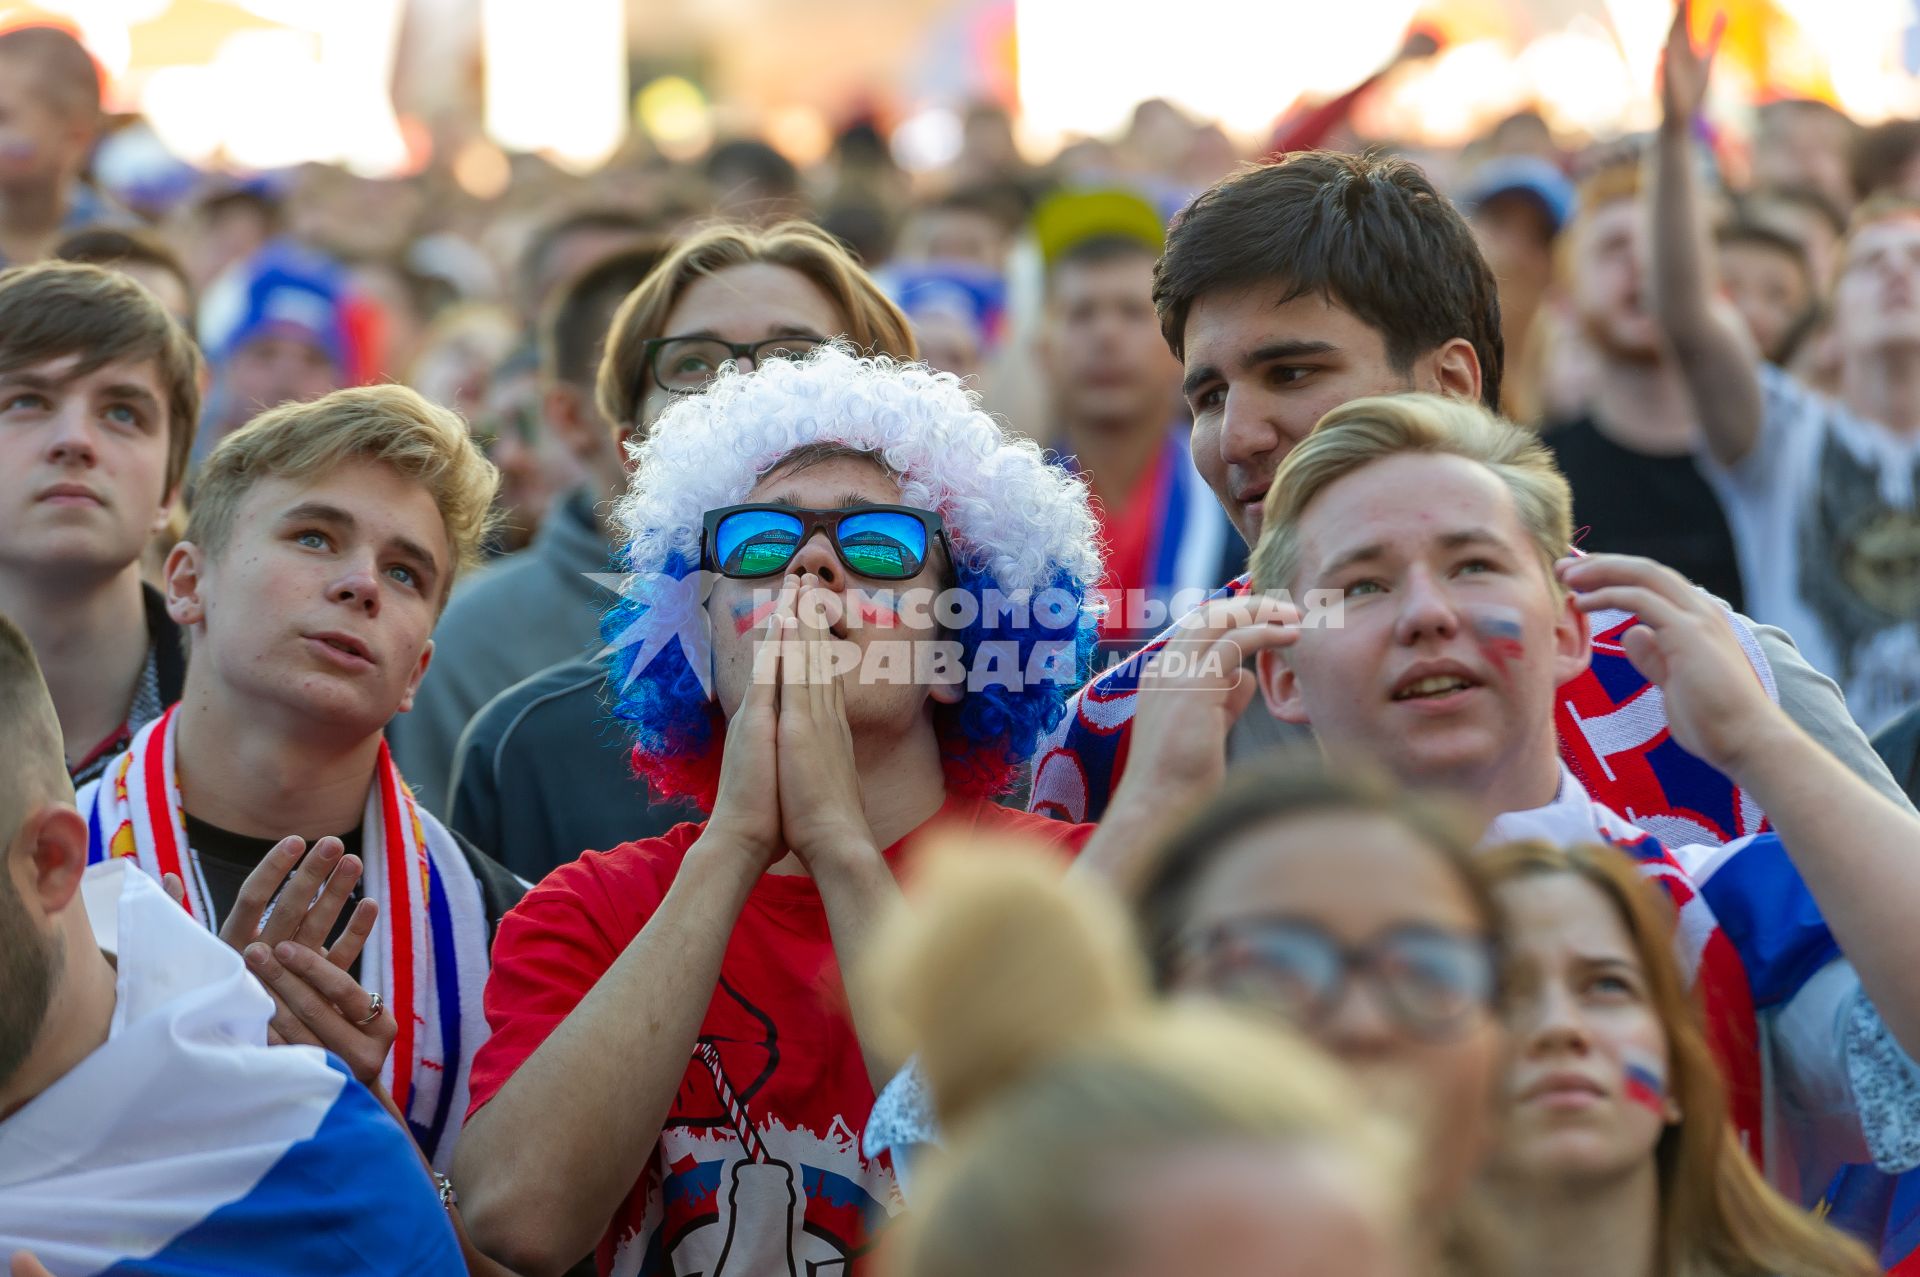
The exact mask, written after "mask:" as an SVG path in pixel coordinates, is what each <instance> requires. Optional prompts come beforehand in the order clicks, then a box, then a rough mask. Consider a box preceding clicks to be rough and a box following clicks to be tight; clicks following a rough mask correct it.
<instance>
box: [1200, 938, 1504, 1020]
mask: <svg viewBox="0 0 1920 1277" xmlns="http://www.w3.org/2000/svg"><path fill="white" fill-rule="evenodd" d="M1262 931H1289V932H1293V933H1295V934H1300V935H1308V936H1312V937H1313V938H1314V939H1316V940H1318V941H1319V942H1320V943H1321V944H1323V945H1324V946H1325V948H1326V950H1327V951H1328V952H1329V953H1331V954H1333V955H1334V956H1335V957H1336V958H1338V959H1339V962H1340V967H1339V973H1338V975H1337V976H1336V977H1335V978H1334V980H1333V982H1332V983H1331V984H1330V985H1329V986H1328V987H1327V988H1326V989H1325V990H1324V991H1323V992H1322V993H1321V994H1320V996H1318V997H1317V998H1315V999H1314V1000H1313V1001H1311V1002H1310V1003H1308V1004H1306V1005H1304V1006H1303V1007H1302V1008H1301V1012H1302V1014H1301V1017H1300V1018H1301V1023H1302V1026H1303V1027H1312V1026H1314V1025H1316V1024H1318V1023H1320V1022H1321V1021H1323V1020H1325V1019H1326V1018H1327V1016H1328V1015H1330V1014H1331V1013H1332V1012H1333V1009H1334V1008H1335V1007H1337V1006H1339V1005H1340V1003H1341V1002H1342V1001H1343V1000H1344V999H1345V998H1346V996H1347V990H1348V988H1349V987H1350V986H1351V985H1352V983H1353V981H1354V978H1355V977H1356V976H1364V977H1365V978H1367V979H1368V980H1370V981H1371V982H1372V983H1373V986H1374V990H1375V992H1376V994H1377V995H1378V996H1379V998H1380V1002H1381V1005H1382V1006H1383V1007H1385V1008H1386V1009H1387V1011H1388V1012H1389V1013H1390V1014H1391V1015H1392V1016H1393V1019H1394V1022H1395V1023H1397V1024H1399V1025H1400V1026H1402V1027H1403V1028H1405V1029H1407V1030H1408V1031H1409V1032H1411V1033H1413V1034H1414V1035H1415V1036H1417V1037H1422V1038H1426V1039H1429V1040H1440V1039H1445V1038H1449V1037H1452V1036H1454V1035H1455V1034H1457V1033H1459V1032H1460V1031H1461V1029H1463V1028H1464V1027H1465V1025H1466V1023H1467V1021H1468V1020H1469V1019H1470V1018H1471V1016H1470V1009H1463V1011H1462V1014H1460V1015H1459V1016H1456V1017H1453V1018H1451V1019H1447V1020H1429V1019H1424V1018H1422V1017H1421V1016H1419V1015H1416V1014H1413V1013H1411V1012H1410V1011H1409V1010H1408V1009H1407V1007H1406V1006H1405V1005H1404V1004H1403V1003H1402V1001H1401V998H1400V995H1399V993H1398V992H1397V991H1396V988H1395V985H1394V982H1393V981H1391V980H1388V979H1385V978H1383V977H1382V976H1381V974H1380V965H1379V959H1380V956H1381V955H1382V954H1383V953H1386V952H1388V951H1390V950H1391V949H1393V948H1394V947H1395V945H1396V943H1397V942H1398V941H1400V940H1401V939H1402V938H1403V937H1407V936H1424V937H1432V938H1438V939H1442V940H1445V941H1447V942H1448V943H1450V944H1453V945H1456V946H1459V947H1460V948H1462V949H1464V950H1466V951H1468V952H1472V953H1477V954H1479V955H1480V957H1481V958H1482V960H1483V961H1484V964H1485V965H1484V967H1483V968H1482V969H1483V971H1484V973H1485V986H1484V988H1481V989H1479V990H1477V991H1474V992H1475V993H1476V997H1475V999H1474V1001H1473V1003H1472V1008H1477V1009H1479V1010H1481V1011H1485V1012H1487V1013H1488V1014H1490V1015H1491V1014H1496V1013H1497V1012H1498V1011H1499V1008H1500V1003H1501V997H1502V988H1503V984H1502V971H1501V962H1500V950H1499V947H1498V946H1497V945H1496V944H1494V942H1493V941H1492V940H1490V939H1488V938H1487V937H1485V936H1472V935H1466V934H1463V933H1460V932H1456V931H1447V930H1443V929H1441V928H1438V927H1430V926H1423V925H1418V924H1415V925H1412V926H1402V927H1390V928H1388V929H1387V930H1385V931H1383V932H1381V933H1380V934H1379V935H1377V936H1375V937H1374V938H1373V939H1371V940H1369V941H1368V942H1367V943H1365V944H1359V945H1347V944H1342V943H1341V942H1340V941H1338V940H1336V939H1335V938H1334V937H1333V936H1331V935H1329V934H1328V933H1327V931H1326V930H1325V928H1323V927H1320V926H1317V925H1315V924H1313V923H1311V922H1307V921H1305V920H1303V919H1300V918H1291V917H1252V918H1236V919H1234V920H1233V921H1231V922H1223V923H1221V924H1219V925H1218V926H1214V927H1211V928H1209V929H1207V930H1206V931H1203V932H1201V933H1199V934H1198V935H1197V936H1194V937H1192V938H1191V939H1190V940H1189V941H1188V942H1187V944H1186V946H1185V947H1186V949H1187V952H1188V953H1189V954H1190V955H1191V956H1192V957H1193V958H1195V959H1197V960H1198V962H1199V964H1200V966H1201V967H1202V969H1205V970H1208V971H1213V972H1221V971H1225V970H1230V969H1232V967H1234V966H1244V965H1251V964H1246V963H1232V962H1230V961H1227V960H1223V957H1224V951H1225V950H1226V949H1227V947H1228V946H1229V945H1230V944H1232V943H1234V942H1236V941H1240V940H1242V939H1243V938H1244V937H1246V936H1248V935H1252V934H1258V933H1260V932H1262Z"/></svg>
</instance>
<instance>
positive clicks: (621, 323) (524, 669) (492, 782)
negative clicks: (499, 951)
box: [391, 223, 916, 881]
mask: <svg viewBox="0 0 1920 1277" xmlns="http://www.w3.org/2000/svg"><path fill="white" fill-rule="evenodd" d="M652 252H654V248H653V246H651V245H649V246H647V247H646V248H645V249H636V250H634V251H633V252H632V253H623V254H617V255H616V256H615V257H611V258H608V259H606V260H605V261H603V262H601V263H600V264H599V265H597V266H595V267H592V268H590V269H589V270H588V271H586V272H585V273H584V274H582V275H581V276H579V277H577V278H576V279H575V280H574V282H573V283H572V284H571V285H570V286H569V288H568V290H567V291H566V293H564V294H563V295H562V296H561V297H560V298H559V299H557V300H556V301H555V303H554V307H553V309H552V310H550V311H549V312H548V314H547V315H546V317H545V319H544V320H543V324H544V327H545V331H546V333H547V335H548V336H549V338H550V340H549V341H548V343H547V344H548V345H549V346H551V347H552V348H553V351H554V352H555V354H556V356H558V355H560V354H562V353H564V352H565V351H566V350H568V349H569V348H574V347H586V348H587V349H589V350H596V349H597V350H598V351H599V354H598V364H597V371H595V370H594V369H595V365H594V363H592V362H591V359H592V358H593V357H592V356H590V355H588V354H586V353H581V354H580V355H579V357H578V362H579V365H580V370H581V372H582V373H584V374H585V376H586V379H587V380H588V381H589V382H590V383H591V385H592V393H593V398H594V400H595V402H596V403H597V405H598V408H599V411H598V412H594V411H592V405H588V404H584V403H582V402H580V401H579V400H578V399H577V398H575V397H573V396H572V395H571V394H569V395H567V396H563V397H562V400H556V401H553V402H557V403H559V407H558V408H556V409H554V411H555V412H556V413H557V414H558V415H557V416H555V417H554V420H553V427H552V428H553V429H554V430H555V431H556V432H559V433H560V434H561V435H562V436H563V437H564V438H566V439H569V440H572V441H573V442H572V443H571V445H570V446H571V447H572V448H573V450H574V452H575V453H576V455H577V456H579V457H580V458H581V460H582V462H583V464H584V465H585V466H586V468H587V470H588V482H587V485H586V490H585V492H584V494H580V495H577V496H576V497H575V498H574V499H570V500H568V501H567V502H566V503H564V504H562V505H560V506H556V507H555V510H554V522H552V523H551V524H549V526H548V532H547V534H546V535H544V536H543V537H542V538H541V540H540V541H539V542H536V544H535V547H534V550H535V554H534V556H533V557H531V558H529V559H528V560H526V561H523V562H520V563H519V564H517V565H514V564H509V565H507V566H505V567H504V568H503V569H502V571H501V572H500V573H499V574H493V575H492V576H491V577H490V578H482V579H480V580H477V581H475V582H474V583H473V585H472V587H471V588H470V589H465V590H463V591H462V592H461V597H460V598H459V599H456V600H454V601H453V602H452V603H451V604H450V605H449V610H448V612H447V615H446V617H445V618H444V619H443V623H442V625H441V627H440V630H439V632H438V634H437V635H436V637H435V644H436V647H435V653H434V659H435V661H436V673H435V675H434V677H433V678H431V679H428V680H426V681H425V682H424V683H423V684H422V685H421V691H420V696H419V698H418V699H417V700H416V701H415V703H414V710H413V712H412V713H410V714H406V715H403V716H402V717H401V718H400V719H397V720H395V726H394V728H393V729H391V731H392V734H393V735H394V736H395V737H396V738H397V740H398V741H399V744H398V745H397V746H396V748H397V749H399V750H400V751H401V756H402V761H403V763H408V765H410V766H413V767H414V768H415V769H416V770H417V771H418V772H420V773H421V774H424V775H429V776H432V775H438V776H441V777H445V776H447V775H448V773H449V772H450V771H451V772H452V773H453V786H452V789H453V793H452V797H451V799H450V803H449V809H450V811H451V813H452V817H453V821H454V823H455V825H456V827H457V828H459V830H460V831H461V833H463V834H466V835H467V836H469V837H470V838H472V839H473V841H474V842H475V843H476V844H478V845H479V846H480V847H481V849H482V850H484V851H486V852H488V853H489V854H490V855H493V856H494V857H496V858H497V859H499V860H500V861H501V863H503V864H505V865H507V866H508V867H509V868H511V869H513V870H514V871H515V872H516V873H518V874H520V875H521V876H522V877H525V878H527V879H529V880H532V881H537V880H538V879H540V878H541V877H543V876H544V875H545V874H547V873H548V872H549V871H550V870H552V869H553V868H554V867H556V866H558V865H562V864H565V863H567V862H568V861H570V860H572V859H573V858H574V857H575V856H577V855H579V854H580V852H581V850H582V849H583V848H587V847H593V848H606V847H611V846H613V845H615V844H616V843H618V842H620V841H621V840H623V839H626V838H635V837H640V836H642V835H645V834H655V833H663V832H665V831H666V830H668V829H670V828H672V827H673V826H674V825H675V824H678V823H679V822H680V821H682V820H684V819H686V818H687V816H688V814H689V810H688V809H687V808H686V807H684V806H676V805H668V804H650V803H649V802H648V800H647V793H646V790H645V789H644V788H643V787H641V786H638V785H634V784H632V783H629V782H628V778H627V771H628V768H627V762H626V753H625V751H624V750H622V749H620V748H618V747H617V746H610V745H609V732H608V731H607V722H606V720H607V715H606V707H605V704H604V703H603V698H604V692H605V686H604V684H605V680H604V678H603V672H602V670H601V668H600V665H599V663H598V662H597V661H594V660H590V659H588V657H587V653H588V652H590V651H591V650H592V648H593V646H594V645H593V643H592V641H591V640H592V638H593V631H594V629H595V628H596V627H595V625H594V619H595V616H596V615H597V612H598V611H599V609H600V608H601V607H602V606H603V605H604V604H605V601H606V596H605V595H604V594H602V593H601V592H600V587H599V586H598V585H596V584H594V582H593V581H592V580H591V579H590V578H589V577H588V575H587V574H589V573H596V574H597V573H602V572H605V571H607V570H608V569H609V567H610V564H611V560H612V558H613V550H612V548H611V547H610V546H609V545H608V544H607V537H608V535H609V527H608V525H607V522H606V515H607V513H608V511H609V509H610V508H611V506H612V503H613V502H614V501H615V500H616V499H618V497H619V496H620V494H621V493H622V492H624V491H625V489H626V486H627V479H628V473H627V466H628V464H629V457H628V454H627V449H628V446H629V445H631V444H634V443H637V442H639V441H640V440H642V439H644V437H645V436H646V433H647V432H648V430H650V429H651V428H652V424H653V422H654V420H655V419H656V418H657V417H658V416H659V415H660V414H661V412H663V411H664V410H665V409H666V408H668V407H669V406H671V405H672V404H673V403H675V402H677V401H678V400H681V399H686V398H689V397H692V396H695V395H697V394H698V393H699V392H700V391H701V390H702V389H703V388H704V387H705V386H706V385H707V383H708V381H709V379H710V378H711V377H712V376H713V375H714V374H715V373H716V372H717V371H718V370H719V369H721V368H722V367H725V366H728V365H729V364H731V365H732V366H733V367H735V368H736V369H738V370H740V371H752V370H753V369H756V368H760V367H762V366H764V365H765V364H766V363H767V362H768V361H769V360H771V359H773V358H775V357H777V356H778V355H780V354H786V355H794V354H798V353H801V352H804V351H806V350H809V349H812V348H814V347H817V346H818V345H820V344H821V343H822V342H824V341H825V340H827V339H828V338H830V337H838V338H841V339H843V340H845V341H846V342H848V343H849V344H851V345H852V346H854V347H855V348H857V349H858V350H859V351H860V352H861V353H863V354H878V355H887V356H890V357H892V358H894V359H899V360H911V359H913V358H915V355H916V347H915V345H914V339H913V333H912V331H911V329H910V327H909V325H908V323H907V319H906V316H904V315H903V314H901V313H900V310H899V308H898V307H897V306H895V305H894V304H893V303H892V302H891V301H889V300H887V297H886V294H885V293H883V292H882V291H881V290H880V287H879V286H878V285H877V284H875V283H874V281H873V279H872V278H871V277H870V276H869V275H868V274H867V273H866V272H865V271H864V270H862V269H861V268H860V266H859V264H858V263H857V262H855V261H854V260H853V258H852V257H851V256H849V255H848V253H847V251H846V250H845V249H844V248H842V247H841V246H840V245H839V243H838V242H837V241H835V240H834V239H833V238H832V237H831V236H829V235H827V234H826V233H825V232H823V231H821V230H819V229H818V228H817V227H813V226H809V225H805V224H801V223H788V224H785V225H781V226H775V227H772V228H769V229H765V230H762V229H759V228H756V227H750V226H734V225H725V224H721V225H715V226H710V227H707V228H705V229H701V230H697V231H694V232H692V233H690V234H689V235H688V236H687V237H686V238H685V239H683V240H681V241H680V242H679V243H677V244H675V245H674V246H673V247H672V248H671V249H667V250H664V252H663V255H661V256H660V257H659V260H658V261H657V263H655V264H653V265H652V267H651V269H646V270H644V271H643V273H642V275H639V276H631V278H633V279H636V280H638V283H637V286H631V285H629V284H628V283H627V280H628V278H629V275H628V274H627V272H629V271H630V270H631V269H632V267H633V266H634V265H637V264H640V263H638V262H637V261H636V260H635V259H636V258H637V257H640V256H641V255H642V254H651V253H652ZM622 259H625V260H624V261H623V260H622ZM609 287H611V288H614V289H617V290H618V292H616V293H614V295H613V296H612V297H610V298H609V297H607V296H606V290H607V289H608V288H609ZM629 287H631V291H627V290H628V288H629ZM622 294H624V300H622ZM589 301H591V302H592V303H593V306H598V307H599V308H600V309H599V310H598V312H597V313H598V318H593V317H592V316H589V315H588V314H586V313H585V312H586V311H588V310H591V309H592V306H589V305H588V302H589ZM562 302H569V303H571V304H569V305H562V304H561V303H562ZM608 313H612V315H613V318H612V320H611V322H610V323H609V322H608V321H607V319H606V318H605V316H606V315H607V314H608ZM589 319H592V322H591V323H590V324H589V323H588V322H587V321H588V320H589ZM603 342H604V347H603ZM602 347H603V348H602ZM550 371H553V372H557V373H559V374H561V380H562V383H563V384H566V385H570V384H571V383H572V382H573V381H575V380H578V379H579V375H578V374H576V373H574V372H572V371H570V370H569V368H568V367H556V368H554V369H551V370H550ZM549 406H550V407H551V403H550V405H549ZM529 597H534V598H540V599H546V600H551V601H556V602H557V603H558V602H564V603H565V604H566V607H567V609H568V610H566V611H564V612H557V613H556V614H555V615H553V616H540V617H538V618H537V619H538V621H539V622H540V624H539V625H535V624H534V623H533V619H530V618H529V617H528V616H527V615H526V600H527V599H528V598H529ZM575 609H577V610H575ZM536 630H537V631H539V632H540V633H541V634H542V635H544V636H545V637H543V638H541V639H540V642H539V644H538V645H536V644H535V643H533V642H532V641H530V640H528V639H527V638H526V635H527V634H528V633H529V632H532V631H536ZM554 635H561V636H562V639H561V640H560V645H561V646H562V647H563V648H564V649H565V651H566V652H567V653H568V654H578V659H566V660H562V659H561V655H560V653H558V652H553V653H552V654H549V655H546V656H540V655H539V652H538V651H536V650H534V649H535V648H536V646H538V647H541V648H543V649H544V650H548V651H550V652H551V650H552V646H553V644H554V642H555V639H554V638H553V637H552V636H554ZM529 658H533V662H532V663H531V664H528V663H527V662H528V661H529ZM556 661H559V662H560V663H558V664H553V663H552V662H556ZM521 680H525V681H521ZM516 683H518V686H514V684H516ZM490 697H491V698H493V699H492V702H491V703H490V704H489V703H488V698H490ZM469 722H471V724H472V730H471V731H468V730H466V729H467V726H468V724H469ZM456 745H457V746H458V748H456ZM409 758H411V759H412V760H414V761H412V762H410V763H409Z"/></svg>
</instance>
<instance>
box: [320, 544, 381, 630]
mask: <svg viewBox="0 0 1920 1277" xmlns="http://www.w3.org/2000/svg"><path fill="white" fill-rule="evenodd" d="M327 597H328V598H329V599H331V600H332V601H333V602H335V603H343V604H346V605H347V606H348V607H357V608H360V609H361V610H362V611H364V612H365V613H366V614H367V615H368V616H378V615H379V614H380V574H379V573H378V572H377V571H376V570H375V565H374V563H373V561H372V559H371V558H354V559H352V560H350V561H349V562H348V563H347V564H346V565H345V566H344V567H343V568H342V569H341V572H340V575H338V576H337V577H335V578H334V580H333V583H332V585H330V586H329V587H328V589H327Z"/></svg>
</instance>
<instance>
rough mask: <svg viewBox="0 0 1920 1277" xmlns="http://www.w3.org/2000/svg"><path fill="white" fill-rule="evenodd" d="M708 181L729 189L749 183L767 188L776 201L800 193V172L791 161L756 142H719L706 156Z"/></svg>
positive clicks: (771, 148)
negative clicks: (729, 187)
mask: <svg viewBox="0 0 1920 1277" xmlns="http://www.w3.org/2000/svg"><path fill="white" fill-rule="evenodd" d="M706 175H707V180H708V181H709V182H712V183H713V184H714V185H715V186H719V187H728V186H735V185H739V184H740V183H743V182H751V183H753V184H754V185H756V186H762V187H765V188H766V191H767V194H768V195H769V196H771V197H773V198H776V199H782V198H792V197H793V196H795V195H798V194H799V193H800V170H799V169H796V168H795V167H794V166H793V161H792V160H790V159H788V158H787V157H786V156H784V155H782V154H780V152H779V151H777V150H775V149H774V148H773V147H771V146H769V145H767V144H766V143H765V142H762V141H761V140H760V139H759V138H751V137H743V138H737V139H735V140H734V141H731V142H722V143H721V144H720V145H719V146H716V147H714V148H713V151H712V152H711V153H710V154H709V155H708V156H707V163H706Z"/></svg>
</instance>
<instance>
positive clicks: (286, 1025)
mask: <svg viewBox="0 0 1920 1277" xmlns="http://www.w3.org/2000/svg"><path fill="white" fill-rule="evenodd" d="M335 947H336V948H338V946H335ZM246 958H247V968H248V970H250V971H252V972H253V974H254V975H255V976H256V977H258V978H259V980H260V982H261V983H262V984H264V985H266V986H267V991H268V992H269V993H271V994H272V995H273V1000H274V1003H275V1009H274V1016H273V1020H272V1022H271V1024H270V1025H269V1028H268V1032H269V1035H270V1040H276V1041H277V1042H279V1043H280V1044H288V1043H292V1044H297V1045H306V1046H318V1047H324V1048H325V1049H326V1050H329V1051H331V1052H333V1053H334V1054H335V1055H337V1056H339V1057H340V1058H341V1059H342V1060H344V1061H346V1064H347V1067H348V1068H349V1069H350V1070H352V1072H353V1075H354V1076H355V1077H356V1078H358V1079H360V1081H361V1082H363V1083H365V1084H366V1085H368V1086H374V1085H377V1084H378V1083H379V1081H380V1070H381V1068H382V1067H383V1066H384V1065H385V1064H386V1062H387V1053H388V1052H389V1051H391V1050H392V1049H393V1040H394V1038H395V1037H396V1036H398V1034H399V1032H400V1026H399V1025H398V1024H396V1023H395V1022H394V1018H393V1013H392V1012H391V1011H388V1010H387V1009H386V1008H385V1007H384V1006H382V1005H381V1004H380V1000H379V996H378V995H377V994H374V993H369V992H368V991H367V990H366V989H365V988H363V987H362V986H361V985H360V983H359V982H358V981H356V980H355V979H354V978H353V977H352V976H350V975H348V974H347V973H346V971H345V970H344V969H342V968H341V967H340V966H337V965H335V963H334V961H333V960H332V958H331V956H330V955H325V954H322V953H321V952H320V951H319V950H318V949H315V948H312V947H310V946H308V945H304V944H296V943H294V942H293V941H291V940H282V941H281V942H280V943H278V944H276V945H273V946H271V947H269V946H267V945H266V944H263V943H260V942H255V943H253V944H250V945H248V946H247V949H246Z"/></svg>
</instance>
